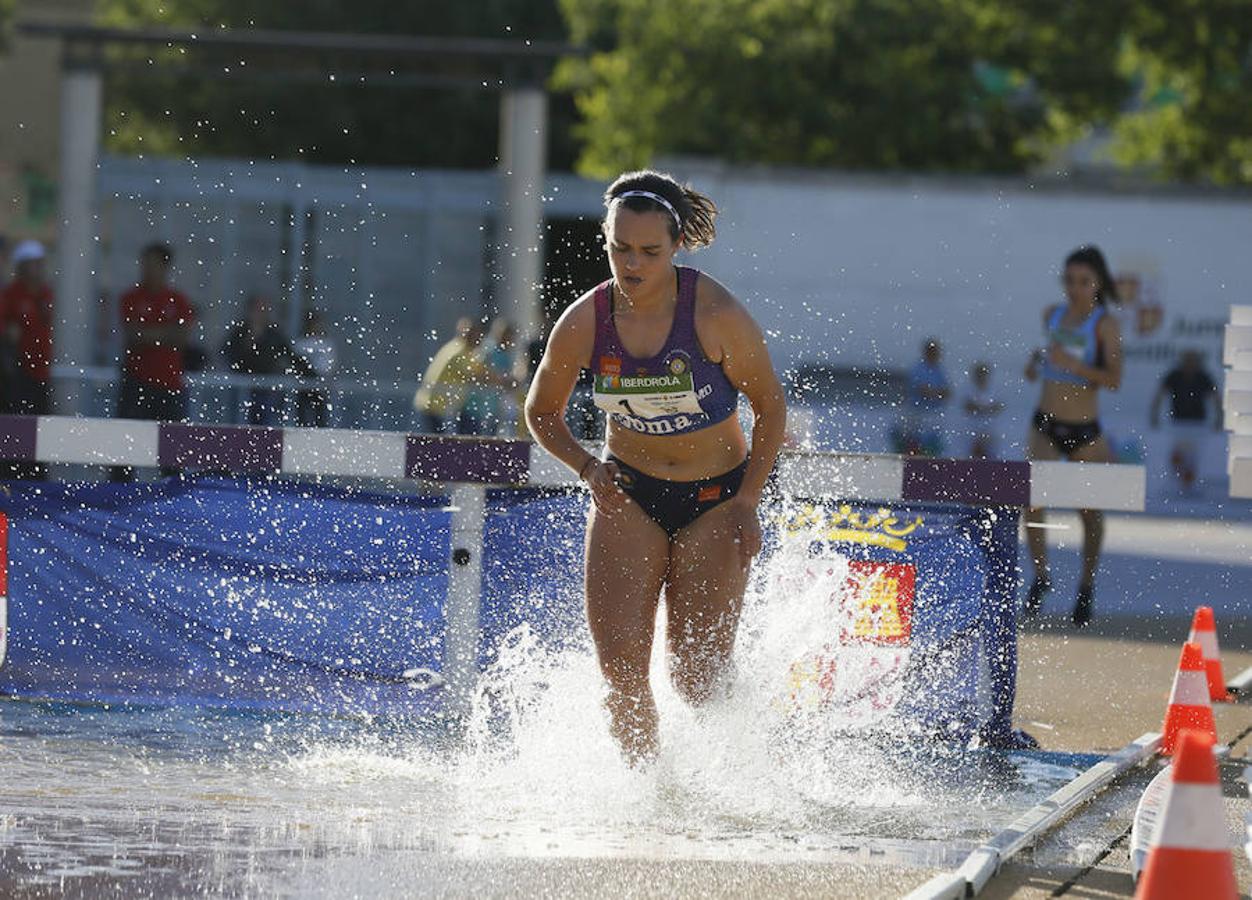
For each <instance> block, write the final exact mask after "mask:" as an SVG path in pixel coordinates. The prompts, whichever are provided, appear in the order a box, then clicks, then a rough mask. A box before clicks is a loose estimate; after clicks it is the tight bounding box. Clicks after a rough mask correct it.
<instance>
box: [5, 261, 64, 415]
mask: <svg viewBox="0 0 1252 900" xmlns="http://www.w3.org/2000/svg"><path fill="white" fill-rule="evenodd" d="M13 267H14V268H13V280H12V281H11V282H9V284H8V285H7V286H6V287H5V288H4V291H3V292H0V329H3V332H4V356H5V378H4V404H5V409H6V411H7V412H10V413H13V414H16V415H28V416H43V415H47V414H48V413H49V412H50V411H51V407H52V400H51V397H52V393H51V388H50V384H51V377H52V319H53V309H52V291H51V290H50V289H49V287H48V283H47V281H46V280H45V279H44V248H43V245H42V244H40V243H39V242H38V241H22V243H20V244H18V245H17V247H16V248H14V251H13Z"/></svg>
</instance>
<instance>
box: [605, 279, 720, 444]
mask: <svg viewBox="0 0 1252 900" xmlns="http://www.w3.org/2000/svg"><path fill="white" fill-rule="evenodd" d="M676 268H677V270H678V302H677V304H676V306H675V307H674V324H673V325H672V326H671V327H670V333H669V337H668V338H667V339H666V341H665V346H664V347H662V348H661V351H660V352H659V353H657V354H656V355H655V356H653V357H650V358H648V359H638V358H636V357H633V356H631V355H630V354H629V353H627V352H626V350H625V348H624V347H623V346H622V340H621V338H620V337H619V336H618V334H617V326H616V325H615V324H614V322H613V282H612V280H609V281H606V282H604V284H602V285H600V286H599V287H598V288H596V293H595V302H596V339H595V345H594V346H593V348H592V353H591V372H592V375H593V376H594V379H595V388H594V391H595V394H594V396H595V403H596V406H598V407H600V408H601V409H602V410H604V412H605V413H606V414H607V415H608V416H609V417H610V418H611V419H612V420H613V422H614V424H616V425H618V426H620V427H622V428H626V429H629V430H630V431H637V432H640V433H641V434H686V433H687V432H690V431H699V430H700V429H701V428H708V427H709V426H710V425H716V424H717V423H718V422H723V421H725V420H726V419H727V418H729V417H730V416H731V415H732V414H733V413H734V412H735V409H736V408H737V406H738V402H739V392H738V390H736V389H735V386H734V385H732V384H731V383H730V379H728V378H727V377H726V373H725V372H723V371H722V366H721V363H715V362H711V361H710V360H708V359H706V358H705V356H704V352H703V351H702V350H701V349H700V341H699V339H698V338H697V337H696V282H697V281H699V279H700V273H699V272H698V271H697V270H695V269H692V268H688V267H687V266H678V267H676Z"/></svg>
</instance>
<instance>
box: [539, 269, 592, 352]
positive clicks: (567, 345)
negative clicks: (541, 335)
mask: <svg viewBox="0 0 1252 900" xmlns="http://www.w3.org/2000/svg"><path fill="white" fill-rule="evenodd" d="M595 334H596V288H592V289H591V290H589V291H587V292H586V293H585V294H583V295H582V296H581V297H579V298H578V299H577V300H575V301H574V302H573V303H571V304H570V305H569V306H567V307H565V312H563V313H561V316H560V318H558V319H557V320H556V325H554V326H553V327H552V334H551V336H550V337H549V338H548V349H547V355H548V356H550V357H552V358H553V361H554V362H557V361H559V362H561V363H565V364H569V365H577V366H580V367H585V366H586V365H587V364H588V362H589V361H590V359H591V347H592V345H593V344H594V343H595Z"/></svg>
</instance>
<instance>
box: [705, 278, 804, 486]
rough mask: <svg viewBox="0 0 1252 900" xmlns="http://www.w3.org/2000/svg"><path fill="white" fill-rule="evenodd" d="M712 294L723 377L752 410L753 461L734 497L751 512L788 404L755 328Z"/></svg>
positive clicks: (739, 307) (733, 304)
mask: <svg viewBox="0 0 1252 900" xmlns="http://www.w3.org/2000/svg"><path fill="white" fill-rule="evenodd" d="M719 287H720V286H719ZM717 293H718V294H721V295H722V296H719V297H717V298H716V300H715V309H716V311H717V312H716V315H715V316H713V317H711V319H712V321H713V322H714V323H715V326H714V329H715V333H716V335H717V338H718V343H719V344H720V345H721V350H722V371H723V372H725V373H726V377H727V378H729V379H730V383H731V384H733V385H734V386H735V387H736V388H738V389H739V390H740V391H741V392H742V393H743V395H744V396H745V397H747V398H748V402H749V403H750V404H751V406H752V418H753V425H752V455H751V458H750V459H749V461H748V468H747V471H746V472H744V476H743V485H742V487H740V488H739V496H742V497H743V498H744V499H745V500H748V501H750V502H751V503H752V504H753V505H754V506H755V505H756V504H757V503H759V502H760V499H761V493H762V492H763V491H764V490H765V482H766V481H767V480H768V479H769V475H770V472H771V471H773V468H774V462H775V461H776V460H777V459H778V451H779V450H780V449H781V448H782V444H783V439H784V437H785V436H786V432H787V398H786V394H785V393H784V392H783V388H782V384H781V383H780V382H779V380H778V373H777V372H775V371H774V365H773V363H771V362H770V358H769V348H768V347H766V345H765V335H764V334H762V332H761V328H760V326H759V325H757V324H756V322H755V320H753V318H752V316H751V314H749V313H748V311H747V310H746V309H745V308H744V306H743V304H741V303H740V302H739V301H738V300H736V299H735V298H734V297H733V296H731V295H730V293H729V292H727V291H725V290H724V289H721V290H719V291H718V292H717Z"/></svg>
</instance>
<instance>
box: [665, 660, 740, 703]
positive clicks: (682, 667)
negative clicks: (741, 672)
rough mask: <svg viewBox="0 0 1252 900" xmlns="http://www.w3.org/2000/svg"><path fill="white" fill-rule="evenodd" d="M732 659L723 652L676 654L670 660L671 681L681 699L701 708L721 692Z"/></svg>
mask: <svg viewBox="0 0 1252 900" xmlns="http://www.w3.org/2000/svg"><path fill="white" fill-rule="evenodd" d="M729 670H730V660H729V658H727V657H725V656H724V655H723V654H720V653H702V654H683V655H675V656H674V657H673V658H672V659H671V661H670V672H669V675H670V682H671V683H672V684H673V685H674V690H675V691H676V692H677V694H678V696H679V697H681V698H682V699H683V700H685V701H686V702H688V703H690V704H691V705H692V706H700V705H702V704H704V703H707V702H708V701H710V700H712V699H713V698H714V697H716V696H717V695H718V694H720V693H721V691H722V688H723V686H724V685H725V683H726V678H727V673H728V672H729Z"/></svg>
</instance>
